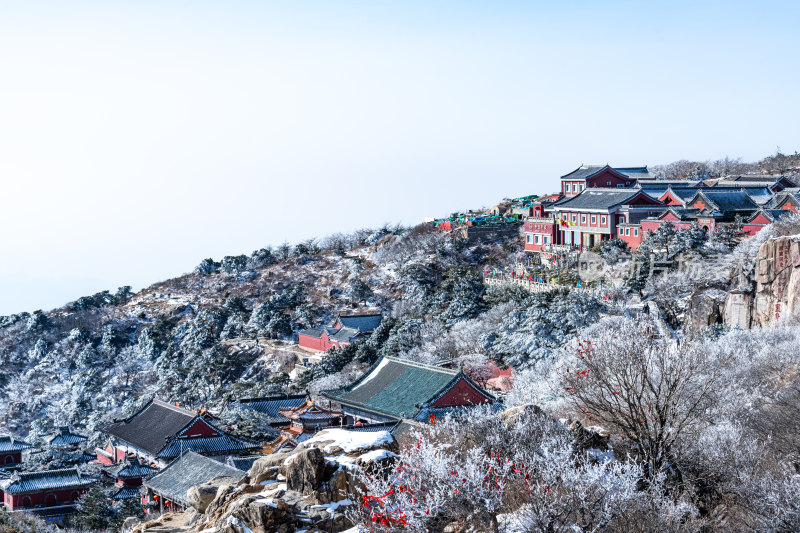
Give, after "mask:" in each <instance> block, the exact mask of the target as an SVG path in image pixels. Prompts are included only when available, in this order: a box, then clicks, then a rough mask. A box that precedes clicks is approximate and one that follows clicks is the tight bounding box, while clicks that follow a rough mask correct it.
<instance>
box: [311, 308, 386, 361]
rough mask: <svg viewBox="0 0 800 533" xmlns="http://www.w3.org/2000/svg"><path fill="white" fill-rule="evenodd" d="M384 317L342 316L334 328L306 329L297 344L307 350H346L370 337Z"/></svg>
mask: <svg viewBox="0 0 800 533" xmlns="http://www.w3.org/2000/svg"><path fill="white" fill-rule="evenodd" d="M381 320H383V315H381V314H379V313H378V314H369V315H340V316H338V317H337V318H336V320H335V321H334V323H333V325H332V326H328V327H323V328H310V329H304V330H302V331H301V332H300V333H299V334H298V338H297V343H298V344H299V345H300V346H301V347H302V348H306V349H307V350H313V351H317V352H327V351H328V350H330V349H331V348H334V347H335V348H344V347H345V346H347V345H348V344H351V343H353V342H355V341H356V340H358V339H361V338H363V337H366V336H368V335H369V334H370V333H372V332H373V331H374V330H375V328H377V327H378V326H379V325H380V323H381Z"/></svg>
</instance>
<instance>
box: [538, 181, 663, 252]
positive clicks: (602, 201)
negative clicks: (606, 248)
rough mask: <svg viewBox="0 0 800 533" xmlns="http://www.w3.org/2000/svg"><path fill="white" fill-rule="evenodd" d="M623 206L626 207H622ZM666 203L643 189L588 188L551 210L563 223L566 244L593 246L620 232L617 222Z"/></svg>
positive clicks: (646, 214)
mask: <svg viewBox="0 0 800 533" xmlns="http://www.w3.org/2000/svg"><path fill="white" fill-rule="evenodd" d="M623 208H624V210H623ZM664 209H665V207H664V205H663V204H662V203H661V202H660V201H658V200H656V199H655V198H653V197H651V196H649V195H648V194H647V193H645V192H644V191H643V190H641V189H603V188H597V189H586V190H584V191H583V192H581V193H580V194H577V195H573V196H569V197H567V198H564V199H563V200H561V201H560V202H558V203H556V204H554V205H553V207H552V210H553V212H554V213H555V215H556V217H557V218H558V219H559V220H562V221H563V223H562V224H561V227H560V228H559V231H560V232H561V233H562V236H561V241H562V242H563V243H564V244H565V245H569V246H573V247H580V248H582V249H585V248H592V247H594V246H595V245H598V244H600V242H602V241H606V240H609V239H612V238H614V237H617V236H618V229H617V226H619V225H620V224H626V223H629V222H631V219H642V218H644V217H646V216H648V215H652V214H654V213H659V212H661V211H663V210H664Z"/></svg>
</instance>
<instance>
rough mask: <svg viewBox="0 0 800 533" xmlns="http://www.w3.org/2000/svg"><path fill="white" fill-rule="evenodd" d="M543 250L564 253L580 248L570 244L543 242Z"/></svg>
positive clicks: (576, 250)
mask: <svg viewBox="0 0 800 533" xmlns="http://www.w3.org/2000/svg"><path fill="white" fill-rule="evenodd" d="M542 251H543V252H547V253H551V254H564V253H568V252H578V251H580V248H578V247H577V246H572V245H571V244H545V245H544V249H543V250H542Z"/></svg>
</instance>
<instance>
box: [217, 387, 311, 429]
mask: <svg viewBox="0 0 800 533" xmlns="http://www.w3.org/2000/svg"><path fill="white" fill-rule="evenodd" d="M307 398H308V395H307V394H281V395H279V396H269V397H264V398H243V399H241V400H236V401H235V402H234V403H233V404H232V407H233V408H239V409H245V410H249V411H255V412H257V413H259V414H261V415H263V416H264V417H266V418H267V420H268V423H269V425H270V426H272V427H274V428H282V427H288V426H289V425H291V423H292V421H291V420H289V419H288V418H286V417H285V416H284V415H283V414H282V413H281V411H282V410H286V409H291V408H294V407H300V406H301V405H303V404H305V403H306V399H307Z"/></svg>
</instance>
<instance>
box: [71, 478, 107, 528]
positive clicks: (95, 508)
mask: <svg viewBox="0 0 800 533" xmlns="http://www.w3.org/2000/svg"><path fill="white" fill-rule="evenodd" d="M113 517H114V510H113V509H112V507H111V504H110V503H109V502H108V499H107V497H106V495H105V491H104V490H103V489H102V487H100V486H99V485H95V486H93V487H92V488H91V489H90V490H89V492H87V493H86V495H85V496H83V497H82V498H81V499H80V501H79V502H78V516H77V522H78V523H79V524H80V525H81V526H83V527H85V528H87V529H89V530H91V531H100V530H103V529H106V528H107V527H108V525H109V523H110V522H111V519H112V518H113Z"/></svg>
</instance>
